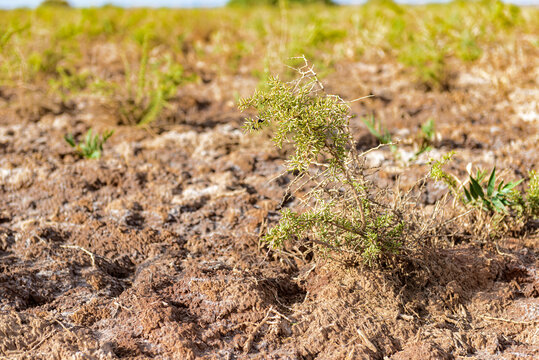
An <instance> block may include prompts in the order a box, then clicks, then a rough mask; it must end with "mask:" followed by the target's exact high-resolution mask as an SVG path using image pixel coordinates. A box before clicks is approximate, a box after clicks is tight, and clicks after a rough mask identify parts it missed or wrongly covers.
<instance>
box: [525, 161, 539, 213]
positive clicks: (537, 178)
mask: <svg viewBox="0 0 539 360" xmlns="http://www.w3.org/2000/svg"><path fill="white" fill-rule="evenodd" d="M529 175H530V182H529V184H528V189H527V190H526V205H527V209H528V213H529V214H530V216H531V217H532V218H534V219H537V218H539V173H538V172H536V171H533V170H532V171H530V174H529Z"/></svg>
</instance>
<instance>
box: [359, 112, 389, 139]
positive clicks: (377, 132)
mask: <svg viewBox="0 0 539 360" xmlns="http://www.w3.org/2000/svg"><path fill="white" fill-rule="evenodd" d="M361 121H362V122H363V124H365V126H366V127H367V129H368V130H369V132H370V133H371V135H372V136H374V137H375V138H376V139H377V140H378V142H379V143H380V144H389V143H391V142H392V140H391V133H390V132H389V131H387V129H386V128H384V127H383V126H382V123H380V122H377V121H376V119H375V118H374V115H373V116H371V119H370V120H369V119H366V118H362V119H361Z"/></svg>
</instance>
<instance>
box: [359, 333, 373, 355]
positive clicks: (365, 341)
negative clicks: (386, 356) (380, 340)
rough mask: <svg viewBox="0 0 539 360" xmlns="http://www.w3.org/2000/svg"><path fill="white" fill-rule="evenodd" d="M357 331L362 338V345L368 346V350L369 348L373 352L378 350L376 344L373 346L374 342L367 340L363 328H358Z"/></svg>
mask: <svg viewBox="0 0 539 360" xmlns="http://www.w3.org/2000/svg"><path fill="white" fill-rule="evenodd" d="M357 333H358V334H359V337H360V338H361V340H363V343H364V345H365V346H366V347H368V348H369V350H371V351H372V352H374V353H376V352H378V349H377V348H376V346H374V344H373V343H372V342H371V341H370V340H369V338H367V335H365V333H364V332H363V330H361V329H359V328H358V329H357Z"/></svg>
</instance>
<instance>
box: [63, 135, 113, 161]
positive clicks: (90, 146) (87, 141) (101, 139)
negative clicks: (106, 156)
mask: <svg viewBox="0 0 539 360" xmlns="http://www.w3.org/2000/svg"><path fill="white" fill-rule="evenodd" d="M112 134H114V131H113V130H108V131H105V133H104V134H103V135H100V134H95V135H94V134H93V132H92V129H91V128H90V129H89V130H88V132H87V133H86V136H85V137H84V141H83V142H80V143H78V144H77V143H76V142H75V139H74V138H73V135H72V134H67V135H65V136H64V139H65V141H66V142H67V143H68V144H69V146H71V147H72V148H74V149H75V153H76V154H77V155H78V156H80V157H82V158H85V159H99V158H101V154H102V152H103V144H105V142H106V141H107V140H108V139H109V138H110V137H111V136H112Z"/></svg>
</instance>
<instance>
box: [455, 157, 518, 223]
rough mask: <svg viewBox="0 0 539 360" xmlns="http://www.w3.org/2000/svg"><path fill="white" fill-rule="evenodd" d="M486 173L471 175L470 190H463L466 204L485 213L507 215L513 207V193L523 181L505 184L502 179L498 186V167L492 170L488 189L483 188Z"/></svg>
mask: <svg viewBox="0 0 539 360" xmlns="http://www.w3.org/2000/svg"><path fill="white" fill-rule="evenodd" d="M486 174H487V173H486V172H483V171H479V170H478V171H477V174H476V176H475V177H474V176H472V174H470V177H469V180H470V184H469V187H468V189H466V187H464V188H463V190H464V195H465V201H464V202H465V203H466V204H471V205H473V206H478V207H481V208H482V209H483V210H485V211H489V212H498V213H506V212H507V207H510V206H511V205H513V204H514V203H513V201H511V192H512V191H513V189H514V188H515V187H516V186H518V185H519V184H520V183H521V182H522V181H523V179H521V180H518V181H513V182H509V183H507V184H504V180H503V179H502V180H501V181H500V182H499V183H498V186H496V182H497V180H496V167H494V168H493V169H492V172H491V173H490V176H489V178H488V181H487V184H486V187H483V185H482V182H483V180H484V179H485V177H486Z"/></svg>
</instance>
